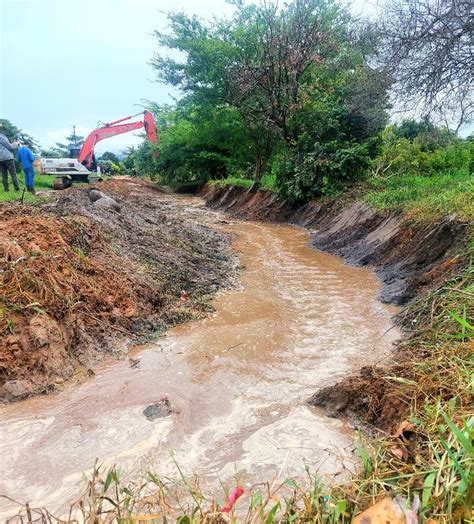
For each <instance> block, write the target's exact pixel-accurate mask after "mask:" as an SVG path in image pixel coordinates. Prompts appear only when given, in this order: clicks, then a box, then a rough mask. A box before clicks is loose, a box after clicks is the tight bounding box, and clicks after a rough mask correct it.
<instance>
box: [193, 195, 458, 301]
mask: <svg viewBox="0 0 474 524" xmlns="http://www.w3.org/2000/svg"><path fill="white" fill-rule="evenodd" d="M200 195H201V196H202V197H203V198H204V199H205V201H206V203H207V205H208V206H209V207H211V208H214V209H221V210H225V211H228V212H230V213H232V214H234V215H236V216H238V217H240V218H245V219H251V220H269V221H273V222H288V223H290V224H295V225H298V226H303V227H305V228H307V229H309V230H310V232H311V242H312V245H313V246H314V247H316V248H319V249H322V250H324V251H327V252H329V253H333V254H336V255H339V256H341V257H342V258H343V259H344V260H346V261H348V262H349V263H351V264H355V265H359V266H369V267H371V268H373V269H374V270H375V271H376V273H377V274H378V276H379V277H380V279H381V281H382V283H383V284H384V286H383V288H382V291H381V295H380V299H381V300H382V301H383V302H386V303H392V304H397V305H404V304H406V303H407V302H408V301H410V300H411V299H412V298H414V297H416V296H418V295H419V294H420V293H421V292H422V291H423V289H425V288H426V287H429V286H432V285H433V284H436V283H437V282H440V281H441V280H442V279H443V278H444V277H445V276H446V272H447V271H448V270H449V269H450V268H451V267H452V265H453V264H455V259H454V258H455V256H456V254H457V253H458V252H459V250H460V248H461V247H462V246H463V245H464V244H465V243H466V235H465V232H466V229H467V224H466V223H464V222H461V221H459V220H457V219H456V217H454V216H446V217H443V218H441V219H440V220H438V221H437V222H435V223H432V224H424V225H420V224H417V223H416V222H415V220H414V219H413V218H412V217H410V216H408V215H404V214H402V213H400V212H398V211H386V212H380V211H376V210H373V209H371V208H369V207H368V206H367V205H365V204H364V203H362V202H360V201H355V202H349V203H344V202H341V201H338V200H335V201H327V202H323V203H321V202H309V203H308V204H305V205H302V206H291V205H289V204H288V203H287V202H285V201H283V200H281V199H280V198H279V197H278V196H277V195H276V194H274V193H271V192H268V191H253V190H250V189H245V188H241V187H217V186H211V185H207V186H205V187H204V188H203V189H202V190H201V192H200Z"/></svg>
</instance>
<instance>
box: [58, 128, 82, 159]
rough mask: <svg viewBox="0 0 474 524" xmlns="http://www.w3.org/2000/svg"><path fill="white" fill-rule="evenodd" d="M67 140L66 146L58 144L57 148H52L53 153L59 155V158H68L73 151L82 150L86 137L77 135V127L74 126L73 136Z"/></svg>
mask: <svg viewBox="0 0 474 524" xmlns="http://www.w3.org/2000/svg"><path fill="white" fill-rule="evenodd" d="M66 140H67V143H66V144H62V143H61V142H57V143H56V147H54V148H52V150H53V151H55V152H56V151H57V152H58V153H59V155H58V156H59V157H68V156H69V155H70V151H71V149H74V150H76V151H77V150H80V149H81V147H82V146H83V144H84V137H83V136H78V135H76V126H72V134H71V135H69V136H67V137H66Z"/></svg>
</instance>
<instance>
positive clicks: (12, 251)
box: [0, 180, 236, 400]
mask: <svg viewBox="0 0 474 524" xmlns="http://www.w3.org/2000/svg"><path fill="white" fill-rule="evenodd" d="M101 190H102V191H103V192H104V193H105V194H106V195H107V197H112V198H113V199H114V201H111V200H110V199H109V198H100V199H98V200H96V201H95V202H93V201H92V200H91V198H90V195H89V192H88V191H87V190H84V189H82V190H81V189H69V190H67V191H63V192H56V193H54V194H52V195H50V197H51V199H50V200H49V201H48V202H46V203H43V204H41V205H39V206H20V205H15V204H2V206H1V207H0V277H1V280H2V282H1V283H2V293H1V295H0V335H1V336H0V398H1V399H3V400H13V399H18V398H22V397H25V396H27V395H29V394H32V393H38V392H44V391H50V390H54V389H56V388H60V387H61V384H62V383H63V382H64V381H65V380H66V379H68V378H70V377H71V376H73V375H75V376H77V377H78V378H80V376H82V375H87V374H92V373H93V371H92V370H93V368H94V366H95V365H96V364H97V363H98V362H100V361H101V360H103V359H104V357H106V356H107V355H108V356H110V355H113V356H120V355H123V354H124V353H125V352H126V349H127V347H128V346H129V345H130V344H132V343H138V342H140V341H144V340H145V339H146V338H147V337H149V336H150V335H151V334H153V333H159V332H161V331H162V330H163V329H165V328H166V327H167V326H169V325H173V324H176V323H178V322H183V321H186V320H189V319H192V318H197V317H199V316H201V315H202V314H203V313H204V312H205V311H206V310H207V309H208V306H207V301H208V298H209V296H210V295H211V294H213V293H215V292H216V291H217V290H218V289H219V288H220V287H221V286H225V285H226V284H228V283H229V282H230V281H231V279H232V275H233V274H234V272H235V269H236V261H235V259H234V257H233V256H232V255H231V254H230V251H229V250H228V247H229V246H228V241H227V239H226V238H225V237H224V236H223V235H222V234H218V233H216V231H214V230H213V229H212V228H211V227H209V226H208V225H207V224H206V217H205V215H206V214H205V213H203V212H202V211H200V210H199V209H196V208H193V207H189V206H185V205H180V204H179V201H178V202H177V201H176V198H170V197H168V196H166V195H164V194H162V193H160V192H158V191H155V190H153V189H152V188H150V186H147V185H146V184H143V183H138V182H135V181H131V180H118V181H110V182H107V183H105V184H103V185H101Z"/></svg>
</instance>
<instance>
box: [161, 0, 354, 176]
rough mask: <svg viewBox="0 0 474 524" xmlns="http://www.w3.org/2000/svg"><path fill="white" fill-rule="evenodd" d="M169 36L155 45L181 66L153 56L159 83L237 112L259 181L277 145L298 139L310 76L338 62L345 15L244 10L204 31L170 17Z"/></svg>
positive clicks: (322, 10) (311, 2)
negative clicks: (177, 54)
mask: <svg viewBox="0 0 474 524" xmlns="http://www.w3.org/2000/svg"><path fill="white" fill-rule="evenodd" d="M169 17H170V21H171V33H160V32H156V35H157V36H158V39H159V41H160V44H161V45H163V46H166V47H168V48H170V49H174V50H178V51H181V52H184V53H185V55H186V60H185V61H184V62H181V61H178V60H176V59H170V58H164V57H162V56H160V55H157V56H155V58H154V60H153V66H154V67H155V69H156V70H157V71H158V78H159V79H160V80H162V81H164V82H167V83H170V84H172V85H174V86H177V87H179V88H181V89H182V90H183V92H185V93H193V94H194V95H197V96H199V97H201V98H203V99H206V100H207V101H210V102H212V103H214V104H224V105H229V106H232V107H235V108H236V109H237V110H238V112H239V114H240V115H241V117H242V119H243V121H244V124H245V125H246V127H247V130H248V133H249V136H250V137H251V138H252V140H253V142H254V150H255V154H256V159H255V168H256V178H257V180H258V179H259V178H260V176H261V175H262V173H263V172H264V170H265V167H266V164H267V161H268V159H269V157H270V155H271V152H272V150H273V149H274V146H275V143H276V141H277V140H278V139H279V138H280V137H281V138H283V140H284V141H286V142H287V143H289V142H291V141H292V140H294V139H295V137H296V135H297V134H298V130H297V127H295V120H294V116H295V114H296V113H297V112H298V111H299V110H300V109H301V107H302V104H303V99H304V93H305V92H306V91H307V90H308V89H311V87H312V86H311V75H310V70H311V69H312V68H314V67H318V66H319V65H320V64H322V63H326V62H329V61H332V60H337V59H340V57H341V54H343V48H344V46H347V45H348V43H349V42H348V39H347V34H346V29H347V28H346V26H347V17H348V15H347V13H346V12H345V11H344V10H343V9H342V8H340V7H339V6H338V5H337V4H336V3H334V2H331V1H324V0H299V1H294V2H291V3H289V4H288V5H286V6H285V7H283V8H280V7H279V5H278V3H277V2H271V1H268V2H263V3H261V4H260V5H259V6H254V5H252V6H244V5H243V4H242V3H241V2H236V14H235V16H234V18H233V19H232V20H231V21H230V22H228V21H225V20H217V21H215V22H214V23H213V25H212V26H211V25H206V24H204V23H203V22H201V21H200V20H199V19H198V18H196V17H187V16H186V15H184V14H182V13H177V14H176V13H175V14H171V15H169Z"/></svg>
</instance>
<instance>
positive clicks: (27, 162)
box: [16, 142, 36, 195]
mask: <svg viewBox="0 0 474 524" xmlns="http://www.w3.org/2000/svg"><path fill="white" fill-rule="evenodd" d="M16 159H17V160H18V162H20V164H21V168H22V169H23V173H24V175H25V186H26V190H27V191H29V192H30V193H33V195H34V194H35V186H34V181H35V168H34V166H33V162H34V161H35V160H36V157H35V155H34V154H33V151H31V145H30V144H28V142H27V143H25V144H24V145H22V146H21V147H20V149H19V150H18V153H17V155H16Z"/></svg>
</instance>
